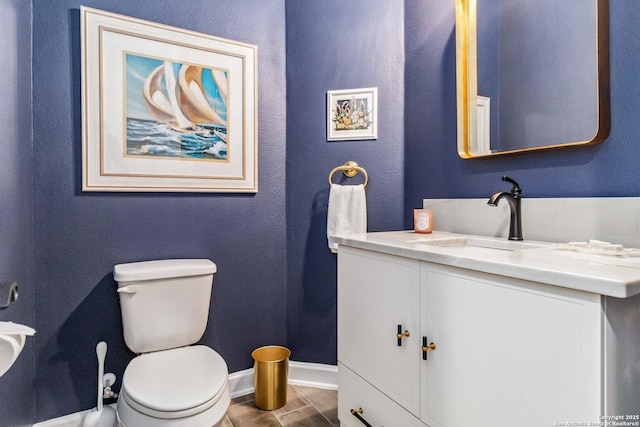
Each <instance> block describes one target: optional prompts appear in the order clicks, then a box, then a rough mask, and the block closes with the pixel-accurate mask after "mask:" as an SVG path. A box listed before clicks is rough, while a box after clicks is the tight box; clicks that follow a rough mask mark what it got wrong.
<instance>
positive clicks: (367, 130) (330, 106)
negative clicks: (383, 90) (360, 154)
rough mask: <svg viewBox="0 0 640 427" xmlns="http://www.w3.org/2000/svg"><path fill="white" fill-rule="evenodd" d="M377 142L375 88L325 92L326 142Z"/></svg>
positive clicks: (376, 90) (376, 98)
mask: <svg viewBox="0 0 640 427" xmlns="http://www.w3.org/2000/svg"><path fill="white" fill-rule="evenodd" d="M377 138H378V88H377V87H369V88H361V89H342V90H330V91H328V92H327V140H328V141H345V140H365V139H377Z"/></svg>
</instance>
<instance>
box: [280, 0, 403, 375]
mask: <svg viewBox="0 0 640 427" xmlns="http://www.w3.org/2000/svg"><path fill="white" fill-rule="evenodd" d="M286 4H287V242H288V244H287V254H288V260H289V262H288V275H287V292H288V308H287V342H288V344H289V346H290V347H291V351H292V358H293V359H295V360H304V361H310V362H321V363H331V364H335V363H336V344H337V342H336V340H337V339H336V255H335V254H332V253H331V252H330V251H329V248H328V247H327V201H328V196H329V183H328V180H327V178H328V173H329V171H331V169H333V168H334V167H336V166H339V165H342V164H344V163H345V162H346V161H347V160H355V161H356V162H358V164H359V165H361V166H362V167H364V168H365V169H366V170H367V172H368V174H369V185H368V186H367V204H368V225H369V231H378V230H389V229H398V228H401V227H402V200H403V192H402V181H403V167H402V163H403V155H404V143H403V134H404V131H403V120H404V119H403V97H404V93H403V92H404V84H403V82H404V75H403V69H404V67H403V63H404V53H403V35H404V31H403V22H404V16H403V8H402V3H401V2H394V1H388V0H375V1H372V0H352V1H348V2H344V1H338V0H330V1H317V0H294V1H287V3H286ZM336 11H339V12H336ZM362 87H377V88H378V97H379V100H378V104H379V105H378V118H377V120H379V122H378V139H377V140H364V141H333V142H327V125H326V116H327V110H326V97H327V91H328V90H335V89H353V88H362ZM341 177H343V175H342V174H336V175H335V176H334V182H336V183H339V182H341ZM351 182H354V183H361V182H362V178H361V177H360V176H358V177H354V178H352V179H351V180H349V183H351Z"/></svg>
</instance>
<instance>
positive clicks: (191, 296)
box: [113, 259, 216, 353]
mask: <svg viewBox="0 0 640 427" xmlns="http://www.w3.org/2000/svg"><path fill="white" fill-rule="evenodd" d="M215 272H216V265H215V264H214V263H213V262H211V261H209V260H208V259H168V260H157V261H143V262H133V263H128V264H118V265H116V266H115V267H114V268H113V278H114V279H115V280H116V281H117V282H118V295H119V296H120V310H121V312H122V329H123V331H124V340H125V342H126V344H127V347H129V348H130V349H131V351H133V352H134V353H148V352H151V351H158V350H167V349H170V348H176V347H184V346H187V345H191V344H195V343H196V342H198V341H199V340H200V338H202V335H203V334H204V330H205V329H206V327H207V320H208V318H209V300H210V299H211V285H212V283H213V274H214V273H215Z"/></svg>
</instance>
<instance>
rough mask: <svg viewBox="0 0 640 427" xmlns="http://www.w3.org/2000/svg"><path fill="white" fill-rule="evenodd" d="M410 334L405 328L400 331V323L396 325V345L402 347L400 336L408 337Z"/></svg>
mask: <svg viewBox="0 0 640 427" xmlns="http://www.w3.org/2000/svg"><path fill="white" fill-rule="evenodd" d="M410 335H411V334H410V333H409V331H407V330H405V331H404V332H402V325H398V333H397V334H396V338H397V339H398V347H402V338H405V337H409V336H410Z"/></svg>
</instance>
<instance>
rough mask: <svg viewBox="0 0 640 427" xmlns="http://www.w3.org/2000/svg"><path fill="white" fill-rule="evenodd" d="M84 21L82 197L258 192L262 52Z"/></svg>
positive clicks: (180, 32)
mask: <svg viewBox="0 0 640 427" xmlns="http://www.w3.org/2000/svg"><path fill="white" fill-rule="evenodd" d="M80 15H81V34H82V37H81V50H82V59H81V61H82V67H81V68H82V189H83V191H129V192H253V193H255V192H257V191H258V179H257V178H258V147H257V46H254V45H251V44H247V43H242V42H237V41H232V40H228V39H223V38H219V37H215V36H211V35H208V34H202V33H197V32H193V31H189V30H184V29H179V28H175V27H170V26H167V25H162V24H158V23H154V22H149V21H143V20H140V19H136V18H131V17H127V16H123V15H117V14H114V13H110V12H105V11H101V10H97V9H91V8H87V7H81V9H80Z"/></svg>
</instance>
